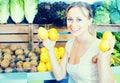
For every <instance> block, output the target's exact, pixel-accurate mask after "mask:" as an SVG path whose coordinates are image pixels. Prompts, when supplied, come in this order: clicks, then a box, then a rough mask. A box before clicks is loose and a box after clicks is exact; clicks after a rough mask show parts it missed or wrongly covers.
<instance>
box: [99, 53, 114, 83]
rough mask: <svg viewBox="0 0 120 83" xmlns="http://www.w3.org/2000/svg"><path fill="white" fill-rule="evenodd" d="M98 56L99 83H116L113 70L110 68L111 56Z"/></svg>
mask: <svg viewBox="0 0 120 83" xmlns="http://www.w3.org/2000/svg"><path fill="white" fill-rule="evenodd" d="M106 54H107V53H105V54H100V55H98V60H97V65H98V74H99V83H115V80H114V77H113V74H112V71H111V68H110V55H109V56H106Z"/></svg>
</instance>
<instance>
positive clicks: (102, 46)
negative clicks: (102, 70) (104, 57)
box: [99, 40, 110, 52]
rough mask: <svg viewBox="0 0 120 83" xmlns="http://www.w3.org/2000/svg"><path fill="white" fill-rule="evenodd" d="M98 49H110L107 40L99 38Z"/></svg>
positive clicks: (103, 50)
mask: <svg viewBox="0 0 120 83" xmlns="http://www.w3.org/2000/svg"><path fill="white" fill-rule="evenodd" d="M99 49H100V50H101V51H102V52H106V51H108V50H109V49H110V44H109V42H108V40H101V42H100V44H99Z"/></svg>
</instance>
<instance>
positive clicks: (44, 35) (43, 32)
mask: <svg viewBox="0 0 120 83" xmlns="http://www.w3.org/2000/svg"><path fill="white" fill-rule="evenodd" d="M38 36H39V38H40V39H47V38H48V31H47V30H46V29H45V28H43V27H40V28H39V29H38Z"/></svg>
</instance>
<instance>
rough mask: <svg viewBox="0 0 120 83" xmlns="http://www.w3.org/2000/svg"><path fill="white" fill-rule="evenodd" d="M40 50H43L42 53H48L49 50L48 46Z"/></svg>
mask: <svg viewBox="0 0 120 83" xmlns="http://www.w3.org/2000/svg"><path fill="white" fill-rule="evenodd" d="M40 52H41V53H48V50H47V48H45V47H42V48H41V49H40Z"/></svg>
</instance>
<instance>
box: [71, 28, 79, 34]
mask: <svg viewBox="0 0 120 83" xmlns="http://www.w3.org/2000/svg"><path fill="white" fill-rule="evenodd" d="M71 30H72V32H74V33H75V32H77V31H79V30H80V28H77V29H71Z"/></svg>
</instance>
